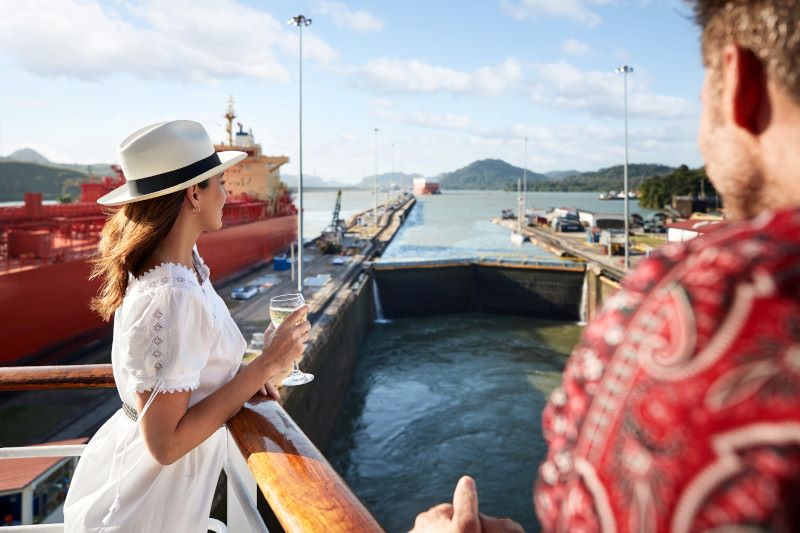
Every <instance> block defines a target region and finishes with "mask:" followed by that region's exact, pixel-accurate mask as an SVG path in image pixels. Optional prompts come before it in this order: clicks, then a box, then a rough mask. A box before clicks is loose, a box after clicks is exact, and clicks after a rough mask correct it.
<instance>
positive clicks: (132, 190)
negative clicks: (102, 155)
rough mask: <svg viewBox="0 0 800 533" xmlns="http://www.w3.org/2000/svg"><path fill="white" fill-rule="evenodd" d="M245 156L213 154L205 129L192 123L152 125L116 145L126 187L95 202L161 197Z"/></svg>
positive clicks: (132, 200)
mask: <svg viewBox="0 0 800 533" xmlns="http://www.w3.org/2000/svg"><path fill="white" fill-rule="evenodd" d="M245 157H247V154H246V153H245V152H237V151H233V150H231V151H225V152H219V153H217V152H215V151H214V144H213V143H212V142H211V137H209V136H208V133H206V130H205V128H203V126H201V125H200V124H199V123H197V122H194V121H192V120H173V121H170V122H159V123H158V124H151V125H149V126H145V127H144V128H140V129H138V130H136V131H135V132H133V133H131V134H130V135H129V136H128V137H127V138H126V139H125V140H124V141H122V144H120V145H119V162H120V166H121V167H122V172H123V173H124V174H125V184H124V185H122V186H121V187H117V188H116V189H114V190H113V191H111V192H110V193H108V194H106V195H105V196H103V197H101V198H100V199H98V200H97V203H99V204H103V205H108V206H117V205H124V204H129V203H131V202H138V201H140V200H147V199H149V198H156V197H158V196H164V195H165V194H169V193H172V192H176V191H180V190H183V189H186V188H188V187H191V186H192V185H195V184H196V183H200V182H201V181H205V180H206V179H208V178H210V177H212V176H215V175H217V174H219V173H220V172H223V171H224V170H226V169H228V168H230V167H232V166H233V165H235V164H236V163H238V162H239V161H241V160H242V159H244V158H245Z"/></svg>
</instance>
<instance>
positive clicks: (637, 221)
mask: <svg viewBox="0 0 800 533" xmlns="http://www.w3.org/2000/svg"><path fill="white" fill-rule="evenodd" d="M642 224H644V218H642V215H640V214H639V213H631V217H630V225H631V227H632V228H640V227H642Z"/></svg>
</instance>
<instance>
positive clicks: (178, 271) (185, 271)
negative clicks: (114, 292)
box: [133, 263, 202, 292]
mask: <svg viewBox="0 0 800 533" xmlns="http://www.w3.org/2000/svg"><path fill="white" fill-rule="evenodd" d="M164 270H166V272H164ZM151 278H152V279H151ZM133 279H135V280H136V288H137V289H138V291H139V292H144V291H146V290H150V289H156V288H158V287H165V286H167V285H168V284H169V282H170V280H172V281H173V282H174V285H175V286H177V287H198V288H202V287H201V286H200V284H199V283H198V282H197V277H196V276H195V275H194V272H192V270H191V269H190V268H189V267H187V266H185V265H182V264H180V263H161V264H158V265H156V266H154V267H153V268H151V269H150V270H148V271H147V272H145V273H144V274H142V275H141V276H139V277H134V278H133Z"/></svg>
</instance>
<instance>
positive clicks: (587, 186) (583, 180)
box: [528, 163, 675, 192]
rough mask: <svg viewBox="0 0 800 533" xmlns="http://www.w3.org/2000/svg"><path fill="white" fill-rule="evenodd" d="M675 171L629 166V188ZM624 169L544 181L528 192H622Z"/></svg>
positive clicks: (649, 166) (619, 168)
mask: <svg viewBox="0 0 800 533" xmlns="http://www.w3.org/2000/svg"><path fill="white" fill-rule="evenodd" d="M673 170H675V169H674V168H673V167H668V166H666V165H656V164H652V163H635V164H632V165H628V187H629V189H630V190H635V189H636V188H637V187H638V186H639V184H640V183H642V182H643V181H644V180H646V179H647V178H651V177H653V176H661V175H664V174H668V173H670V172H672V171H673ZM623 173H624V167H623V166H622V165H616V166H613V167H608V168H601V169H600V170H597V171H595V172H582V173H580V174H577V175H575V176H568V177H566V178H563V179H560V180H544V181H539V182H536V183H533V184H530V183H529V184H528V190H532V191H558V192H581V191H597V192H607V191H621V190H622V188H623V185H622V182H623Z"/></svg>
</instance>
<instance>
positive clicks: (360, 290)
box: [282, 274, 374, 450]
mask: <svg viewBox="0 0 800 533" xmlns="http://www.w3.org/2000/svg"><path fill="white" fill-rule="evenodd" d="M370 279H371V278H370V277H369V276H368V275H366V274H363V275H362V276H361V278H359V279H358V280H357V281H356V282H355V283H354V284H353V285H352V286H351V287H349V288H346V289H342V290H341V291H340V293H339V294H338V295H337V296H336V298H335V299H334V300H333V301H332V302H331V303H330V305H329V306H328V307H327V308H326V309H325V311H324V312H323V314H322V315H321V316H320V317H319V318H318V319H317V321H316V322H315V323H314V326H313V328H314V331H313V332H312V338H313V341H312V343H310V344H309V346H308V348H307V349H306V354H305V355H304V357H303V360H302V362H301V364H300V368H301V369H302V370H307V371H308V372H311V373H312V374H314V381H312V382H311V383H309V384H307V385H303V386H302V387H284V388H283V390H282V393H283V395H284V397H283V402H282V404H283V407H284V409H286V411H287V412H288V413H289V415H290V416H291V417H292V418H293V419H294V420H295V422H297V424H298V425H299V426H300V428H301V429H302V430H303V432H304V433H305V434H306V435H308V438H309V439H311V441H312V442H313V443H314V444H315V445H316V446H317V448H319V449H321V450H324V449H325V446H326V445H327V443H328V439H329V437H330V435H331V432H332V431H333V426H334V423H335V422H336V416H337V415H338V413H339V408H340V407H341V404H342V401H343V400H344V397H345V394H346V393H347V389H348V388H349V387H350V383H351V381H352V379H353V375H354V373H355V368H356V361H357V358H358V353H359V349H360V348H361V344H362V343H363V341H364V337H365V336H366V334H367V331H368V330H369V328H370V326H371V324H372V317H373V313H374V311H373V309H372V289H371V287H372V283H371V281H370Z"/></svg>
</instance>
